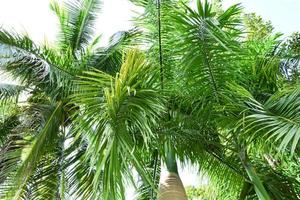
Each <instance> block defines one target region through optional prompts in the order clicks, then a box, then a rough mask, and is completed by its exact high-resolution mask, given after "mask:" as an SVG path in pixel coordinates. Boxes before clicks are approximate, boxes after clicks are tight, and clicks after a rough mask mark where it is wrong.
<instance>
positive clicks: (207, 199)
mask: <svg viewBox="0 0 300 200" xmlns="http://www.w3.org/2000/svg"><path fill="white" fill-rule="evenodd" d="M185 189H186V193H187V195H188V199H191V200H214V199H216V196H215V192H214V191H213V188H211V187H210V186H209V185H203V186H200V187H193V186H189V187H187V188H185Z"/></svg>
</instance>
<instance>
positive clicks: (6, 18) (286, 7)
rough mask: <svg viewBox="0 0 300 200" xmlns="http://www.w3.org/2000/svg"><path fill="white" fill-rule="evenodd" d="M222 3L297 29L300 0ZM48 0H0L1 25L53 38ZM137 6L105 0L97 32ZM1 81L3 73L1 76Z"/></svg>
mask: <svg viewBox="0 0 300 200" xmlns="http://www.w3.org/2000/svg"><path fill="white" fill-rule="evenodd" d="M223 1H224V6H225V7H228V6H229V5H232V4H233V3H239V2H242V5H243V6H244V8H245V10H246V12H256V13H258V14H259V15H261V16H262V17H263V18H264V19H267V20H271V22H272V24H273V25H274V26H275V29H276V31H280V32H282V33H284V34H285V35H288V34H290V33H292V32H294V31H297V30H300V23H299V19H300V11H299V10H300V0H223ZM49 3H50V0H0V26H3V27H4V28H6V29H9V28H13V29H14V30H16V31H18V32H20V31H21V32H27V33H28V34H29V35H30V36H31V38H32V39H33V40H35V41H37V42H43V41H44V40H45V38H47V40H48V41H49V42H54V41H55V37H56V33H57V31H58V28H57V23H58V21H57V19H56V17H55V16H54V14H53V13H52V11H51V10H50V9H49ZM134 9H136V8H135V7H134V6H133V5H132V4H131V3H129V1H128V0H104V1H103V9H102V12H101V14H100V18H99V22H98V23H97V25H96V27H97V33H98V34H103V39H104V40H107V39H108V37H109V36H111V35H112V34H113V33H115V32H117V31H121V30H127V29H129V28H130V27H131V22H130V19H131V17H132V16H133V15H134V14H133V12H132V10H134ZM0 79H1V80H0V82H3V76H2V77H1V76H0ZM192 171H193V173H190V170H186V169H181V178H182V180H183V182H184V184H185V185H195V184H197V183H199V180H200V179H199V177H198V176H197V175H196V173H195V171H196V170H195V169H193V170H192Z"/></svg>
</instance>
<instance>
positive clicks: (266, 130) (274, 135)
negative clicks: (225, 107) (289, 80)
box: [235, 86, 300, 154]
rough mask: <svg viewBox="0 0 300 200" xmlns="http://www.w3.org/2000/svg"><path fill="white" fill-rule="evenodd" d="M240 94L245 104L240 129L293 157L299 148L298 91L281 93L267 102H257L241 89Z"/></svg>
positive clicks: (241, 108) (242, 104) (238, 92)
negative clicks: (271, 143)
mask: <svg viewBox="0 0 300 200" xmlns="http://www.w3.org/2000/svg"><path fill="white" fill-rule="evenodd" d="M235 88H238V89H237V90H236V91H237V94H238V95H240V97H241V98H242V101H240V103H239V104H237V106H240V111H242V112H241V113H244V114H242V115H241V119H240V122H239V127H240V128H241V129H242V130H243V132H244V134H245V135H247V136H250V138H252V139H253V138H255V137H264V138H268V140H271V141H274V142H276V143H277V144H278V150H279V151H285V150H288V151H290V152H291V154H293V153H295V151H296V152H298V148H299V139H300V135H299V134H298V133H299V130H300V129H299V128H300V127H299V125H298V124H299V122H298V121H299V115H298V111H299V101H298V100H299V94H300V93H299V89H298V88H296V89H294V90H287V91H284V92H278V93H276V94H274V95H273V96H271V97H270V98H269V99H268V100H267V101H266V102H264V103H261V102H259V101H258V100H256V99H255V98H254V97H253V96H252V95H251V94H250V93H249V92H248V91H247V90H245V89H244V88H242V87H240V86H236V87H235Z"/></svg>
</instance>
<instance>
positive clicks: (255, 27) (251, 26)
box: [244, 13, 274, 40]
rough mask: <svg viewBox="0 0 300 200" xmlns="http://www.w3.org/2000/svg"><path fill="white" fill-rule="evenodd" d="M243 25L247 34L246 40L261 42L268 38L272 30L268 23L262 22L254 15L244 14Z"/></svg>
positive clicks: (259, 17) (260, 18) (261, 19)
mask: <svg viewBox="0 0 300 200" xmlns="http://www.w3.org/2000/svg"><path fill="white" fill-rule="evenodd" d="M244 24H245V28H246V32H247V40H262V39H264V38H266V37H268V36H270V35H271V34H272V32H273V30H274V27H273V25H272V24H271V22H270V21H264V20H263V18H262V17H261V16H259V15H257V14H256V13H248V14H245V15H244Z"/></svg>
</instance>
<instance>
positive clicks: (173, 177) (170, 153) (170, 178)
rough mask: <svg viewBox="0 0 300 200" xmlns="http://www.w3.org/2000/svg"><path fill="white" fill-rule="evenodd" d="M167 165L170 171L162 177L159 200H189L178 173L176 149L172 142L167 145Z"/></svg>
mask: <svg viewBox="0 0 300 200" xmlns="http://www.w3.org/2000/svg"><path fill="white" fill-rule="evenodd" d="M166 152H167V153H166V154H167V155H166V166H167V169H168V172H167V174H166V175H165V176H162V177H161V180H160V185H159V191H158V196H157V199H158V200H187V195H186V192H185V189H184V186H183V184H182V181H181V179H180V177H179V175H178V170H177V163H176V157H175V153H174V150H173V148H172V146H171V145H170V143H168V144H167V147H166Z"/></svg>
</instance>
